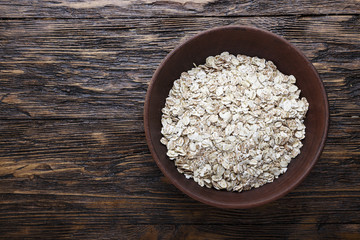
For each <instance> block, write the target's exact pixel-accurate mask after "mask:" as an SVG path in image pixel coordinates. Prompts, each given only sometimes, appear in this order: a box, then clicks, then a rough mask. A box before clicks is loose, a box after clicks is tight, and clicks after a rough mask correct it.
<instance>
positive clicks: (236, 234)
mask: <svg viewBox="0 0 360 240" xmlns="http://www.w3.org/2000/svg"><path fill="white" fill-rule="evenodd" d="M50 224H52V225H50V226H49V227H47V228H45V229H44V228H30V227H29V223H24V227H23V228H21V229H15V228H14V232H9V233H8V234H5V235H4V237H7V238H12V237H13V236H15V237H28V236H29V234H30V235H31V236H33V237H39V238H44V237H49V238H52V239H54V238H56V239H64V238H69V237H70V238H86V239H120V240H128V239H140V240H152V239H154V240H155V239H175V240H178V239H179V240H180V239H190V240H202V239H204V240H205V239H214V240H217V239H219V240H222V239H245V240H247V239H249V238H251V239H282V238H286V239H349V240H357V239H359V237H360V235H359V230H360V225H359V224H342V225H334V224H321V223H318V222H314V223H310V224H279V225H268V224H264V225H249V224H239V225H219V226H213V225H209V226H204V225H189V224H186V225H180V224H171V223H168V224H164V225H156V224H147V225H120V224H117V222H116V221H114V222H112V223H110V222H109V224H108V225H105V226H104V228H103V227H101V226H99V225H97V224H96V223H94V222H91V221H88V222H86V226H79V225H76V226H74V227H73V228H71V227H69V226H66V225H65V226H64V225H56V224H55V223H53V222H50ZM219 229H220V230H221V233H220V230H219Z"/></svg>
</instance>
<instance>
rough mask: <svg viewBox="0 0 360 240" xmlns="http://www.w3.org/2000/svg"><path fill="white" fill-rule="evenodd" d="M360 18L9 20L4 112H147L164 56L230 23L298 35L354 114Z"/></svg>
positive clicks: (2, 74) (338, 101)
mask: <svg viewBox="0 0 360 240" xmlns="http://www.w3.org/2000/svg"><path fill="white" fill-rule="evenodd" d="M359 23H360V21H359V18H358V17H357V16H356V17H355V16H330V17H329V16H326V17H276V18H274V17H256V18H246V19H238V18H196V19H188V18H179V19H149V20H147V21H146V22H143V23H140V22H139V19H127V20H124V19H111V20H109V19H107V20H103V19H100V20H96V21H95V20H89V19H83V20H68V19H67V20H63V19H60V20H56V21H53V20H31V21H26V22H24V21H22V20H6V21H3V22H1V23H0V29H2V30H3V31H1V33H0V39H2V45H3V48H2V49H1V50H0V51H1V52H0V56H1V57H0V64H1V66H0V81H1V83H2V84H1V86H0V90H1V92H2V95H1V98H0V100H1V105H0V118H2V119H14V118H18V119H29V118H30V119H31V118H106V119H108V118H122V119H134V118H136V119H138V120H140V119H142V107H143V101H144V96H145V92H146V89H147V84H148V82H149V80H150V78H151V76H152V74H153V72H154V71H155V69H156V67H157V66H158V65H159V64H160V62H161V60H162V59H163V58H164V57H165V56H166V55H167V54H168V53H169V52H170V51H171V50H172V49H173V48H174V47H176V46H177V45H178V44H179V43H180V42H182V41H184V40H185V39H187V38H189V37H190V36H193V35H194V34H195V33H197V32H199V31H201V30H203V29H208V28H211V27H216V26H221V25H228V24H244V25H250V26H256V27H261V28H264V29H268V30H270V31H272V32H274V33H277V34H279V35H281V36H283V37H284V38H286V39H288V40H289V41H291V42H292V43H293V44H294V45H296V46H297V47H299V48H300V49H301V50H302V51H303V52H304V53H305V55H306V56H307V57H308V58H310V60H311V61H312V62H313V64H314V65H315V67H316V68H317V69H318V71H319V73H320V75H321V77H322V79H323V81H324V83H325V87H326V90H327V91H328V94H329V96H331V97H330V105H331V107H332V108H331V110H332V109H333V107H335V108H336V107H339V108H344V107H345V108H348V109H349V112H348V114H350V115H351V113H352V112H351V109H353V110H355V109H356V111H358V110H359V105H358V104H357V103H356V101H358V100H360V99H359V82H358V81H357V79H358V76H359V70H358V68H357V66H359V63H360V59H359V57H358V56H359V53H360V49H359V44H358V36H359V30H360V29H359V26H360V24H359ZM164 29H165V30H164ZM166 29H171V30H166ZM345 95H346V99H345V100H344V97H345ZM347 100H349V101H347ZM353 100H356V101H355V102H354V101H353Z"/></svg>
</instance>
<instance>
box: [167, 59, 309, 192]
mask: <svg viewBox="0 0 360 240" xmlns="http://www.w3.org/2000/svg"><path fill="white" fill-rule="evenodd" d="M295 82H296V79H295V77H294V76H292V75H290V76H287V75H284V74H283V73H281V72H280V71H279V70H277V68H276V66H275V65H274V63H273V62H271V61H266V60H265V59H260V58H258V57H248V56H244V55H237V56H234V55H231V54H229V53H228V52H223V53H221V54H220V55H217V56H215V57H212V56H211V57H208V58H207V59H206V63H205V64H204V65H199V66H197V67H194V68H193V69H191V70H189V71H188V72H183V73H182V74H181V77H180V78H179V79H177V80H176V81H175V82H174V85H173V87H172V89H171V90H170V93H169V96H168V97H167V99H166V104H165V107H164V108H163V109H162V113H163V115H162V119H161V122H162V130H161V133H162V134H163V137H162V139H161V143H163V144H164V145H166V147H167V155H168V156H169V158H170V159H171V160H174V162H175V165H176V167H177V169H178V171H179V172H180V173H183V174H184V175H185V177H186V178H193V179H194V181H195V182H197V183H198V184H199V185H200V186H206V187H209V188H211V187H214V188H215V189H218V190H220V189H226V190H228V191H239V192H240V191H242V190H249V189H251V188H257V187H260V186H262V185H264V184H266V183H270V182H272V181H274V179H276V178H278V177H279V175H280V174H282V173H284V172H286V170H287V166H288V164H289V163H290V161H291V159H293V158H295V157H296V156H297V155H298V154H299V153H300V149H301V147H302V143H301V140H302V139H303V138H304V137H305V125H304V123H303V122H304V118H305V115H306V112H307V110H308V106H309V104H308V102H307V100H306V99H305V98H304V97H303V98H301V99H300V97H299V95H300V90H299V89H298V87H297V86H296V85H295Z"/></svg>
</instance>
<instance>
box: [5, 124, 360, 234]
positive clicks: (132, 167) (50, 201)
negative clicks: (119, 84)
mask: <svg viewBox="0 0 360 240" xmlns="http://www.w3.org/2000/svg"><path fill="white" fill-rule="evenodd" d="M344 119H345V118H341V120H342V121H344ZM337 120H339V118H334V121H337ZM1 122H2V124H1V126H0V136H1V138H0V169H1V172H0V180H1V181H0V196H1V198H0V225H1V226H2V228H3V229H5V230H4V232H5V233H6V234H11V232H12V229H13V226H17V228H18V229H22V230H18V231H20V232H18V233H17V234H19V235H21V233H22V232H21V231H25V230H24V229H28V231H36V229H37V228H36V226H42V225H44V223H45V222H46V223H47V224H46V228H47V229H49V232H52V231H51V229H52V230H54V231H55V232H56V234H60V235H59V236H63V235H61V234H62V233H63V232H62V231H65V232H66V233H69V232H70V233H71V234H75V233H76V232H77V229H78V228H80V229H87V230H86V232H87V233H89V232H88V229H89V228H91V229H93V231H94V234H95V233H96V232H97V231H98V228H96V227H95V228H93V225H96V226H99V227H100V226H101V227H102V228H103V227H107V226H112V224H116V225H124V224H125V225H132V224H153V223H154V222H156V223H157V224H165V225H166V224H168V223H169V222H172V223H176V224H180V225H181V224H195V225H196V224H201V225H207V224H210V225H218V224H225V225H226V224H229V225H232V226H234V225H236V226H237V225H242V224H271V225H274V224H275V225H279V224H280V225H281V224H284V225H285V224H289V223H291V224H299V225H302V224H320V223H323V224H340V223H341V224H349V223H359V222H360V215H359V214H358V213H359V212H358V211H356V209H359V207H360V184H359V183H360V175H359V172H360V163H359V161H358V156H359V146H360V139H359V137H354V138H352V140H351V142H349V141H347V138H348V136H346V135H341V137H339V136H337V135H338V133H337V132H336V131H335V129H334V128H332V129H330V133H329V142H330V144H327V146H326V147H325V150H324V153H323V154H322V157H321V158H320V160H319V162H318V163H317V164H316V166H315V168H314V169H313V171H312V172H311V174H310V175H309V176H308V177H307V178H306V180H305V181H304V182H303V183H302V184H301V185H300V186H299V187H297V188H296V189H295V190H294V191H292V192H291V193H289V194H288V195H286V196H285V197H283V198H281V199H279V200H277V201H275V202H273V203H270V204H268V205H265V206H262V207H258V208H254V209H249V210H221V209H217V208H213V207H210V206H206V205H204V204H202V203H199V202H196V201H194V200H192V199H191V198H189V197H187V196H186V195H184V194H183V193H181V192H180V191H179V190H177V189H176V188H175V187H174V186H173V185H171V184H170V183H169V181H168V180H167V179H166V178H165V177H164V176H163V175H162V173H161V172H160V171H159V169H158V168H157V166H156V164H155V162H154V161H153V160H152V158H151V155H150V153H149V151H148V149H147V146H146V142H145V137H144V133H143V126H142V122H141V121H136V120H134V121H124V120H116V119H109V120H87V119H84V120H51V121H50V120H23V121H20V120H17V121H13V120H8V121H6V120H2V121H1ZM333 124H334V125H335V123H333ZM356 124H357V125H356ZM356 124H354V123H353V124H349V125H341V124H339V126H342V127H343V128H344V129H345V130H351V131H353V133H355V134H357V136H358V134H359V131H360V130H359V129H360V128H359V122H357V123H356ZM349 169H351V171H349ZM155 209H156V210H155ZM219 219H221V223H219ZM59 223H61V224H60V225H59ZM40 229H41V230H42V231H45V233H47V231H46V229H45V228H40ZM84 231H85V230H84ZM112 232H113V233H114V232H115V231H112ZM42 233H43V232H42ZM90 233H91V231H90ZM90 233H89V234H90ZM34 234H35V235H36V232H35V233H34ZM38 234H40V233H38ZM64 234H65V233H64ZM104 234H105V233H104ZM184 234H185V233H184ZM9 236H10V235H9Z"/></svg>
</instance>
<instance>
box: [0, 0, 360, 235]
mask: <svg viewBox="0 0 360 240" xmlns="http://www.w3.org/2000/svg"><path fill="white" fill-rule="evenodd" d="M359 8H360V4H359V1H356V0H348V1H335V0H334V1H316V2H314V1H307V0H299V1H282V0H280V1H208V0H193V1H183V0H172V1H156V0H153V1H150V0H143V1H128V0H126V1H112V0H106V1H105V0H101V1H90V0H86V1H81V2H76V1H69V0H62V1H60V0H59V1H39V2H37V1H30V0H24V1H18V0H17V1H1V2H0V13H1V16H0V238H3V239H24V238H44V239H60V238H61V239H66V238H70V239H81V238H82V239H249V238H251V239H360V81H359V78H360V71H359V69H360V34H359V33H360V27H359V26H360V20H359V12H360V9H359ZM229 24H242V25H249V26H255V27H260V28H263V29H267V30H270V31H272V32H274V33H276V34H279V35H280V36H283V37H284V38H286V39H287V40H289V41H290V42H291V43H293V44H294V45H295V46H297V47H298V48H299V49H300V50H302V51H303V52H304V54H305V55H306V56H307V57H308V58H309V59H310V60H311V62H312V63H313V64H314V66H315V67H316V69H317V70H318V72H319V74H320V76H321V79H322V80H323V82H324V85H325V88H326V91H327V94H328V98H329V105H330V128H329V134H328V139H327V142H326V146H325V149H324V152H323V154H322V156H321V158H320V159H319V161H318V163H317V164H316V165H315V168H314V169H313V170H312V172H311V173H310V175H309V176H308V177H307V178H306V180H305V181H304V182H303V183H302V184H301V185H300V186H298V187H297V188H296V189H295V190H294V191H292V192H291V193H289V194H288V195H286V196H285V197H283V198H281V199H279V200H277V201H275V202H273V203H270V204H268V205H265V206H262V207H258V208H254V209H247V210H222V209H217V208H213V207H210V206H206V205H204V204H202V203H199V202H197V201H195V200H192V199H190V198H189V197H187V196H185V195H184V194H183V193H181V192H180V191H179V190H177V189H176V188H175V187H174V186H173V185H172V184H171V183H170V182H169V180H168V179H166V178H165V177H164V176H163V175H162V173H161V172H160V170H159V169H158V167H157V166H156V164H155V162H154V161H153V159H152V157H151V155H150V153H149V150H148V148H147V145H146V141H145V135H144V129H143V117H142V113H143V104H144V98H145V94H146V90H147V86H148V83H149V81H150V79H151V76H152V74H153V72H154V71H155V69H156V67H157V66H158V65H159V64H160V62H161V60H162V59H163V58H164V57H165V56H166V55H167V54H168V53H169V52H170V51H171V50H172V49H173V48H174V47H176V46H177V45H178V44H179V43H180V42H182V41H184V40H186V39H188V38H189V37H191V36H193V35H194V34H196V33H198V32H200V31H203V30H206V29H209V28H212V27H217V26H223V25H229Z"/></svg>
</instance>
